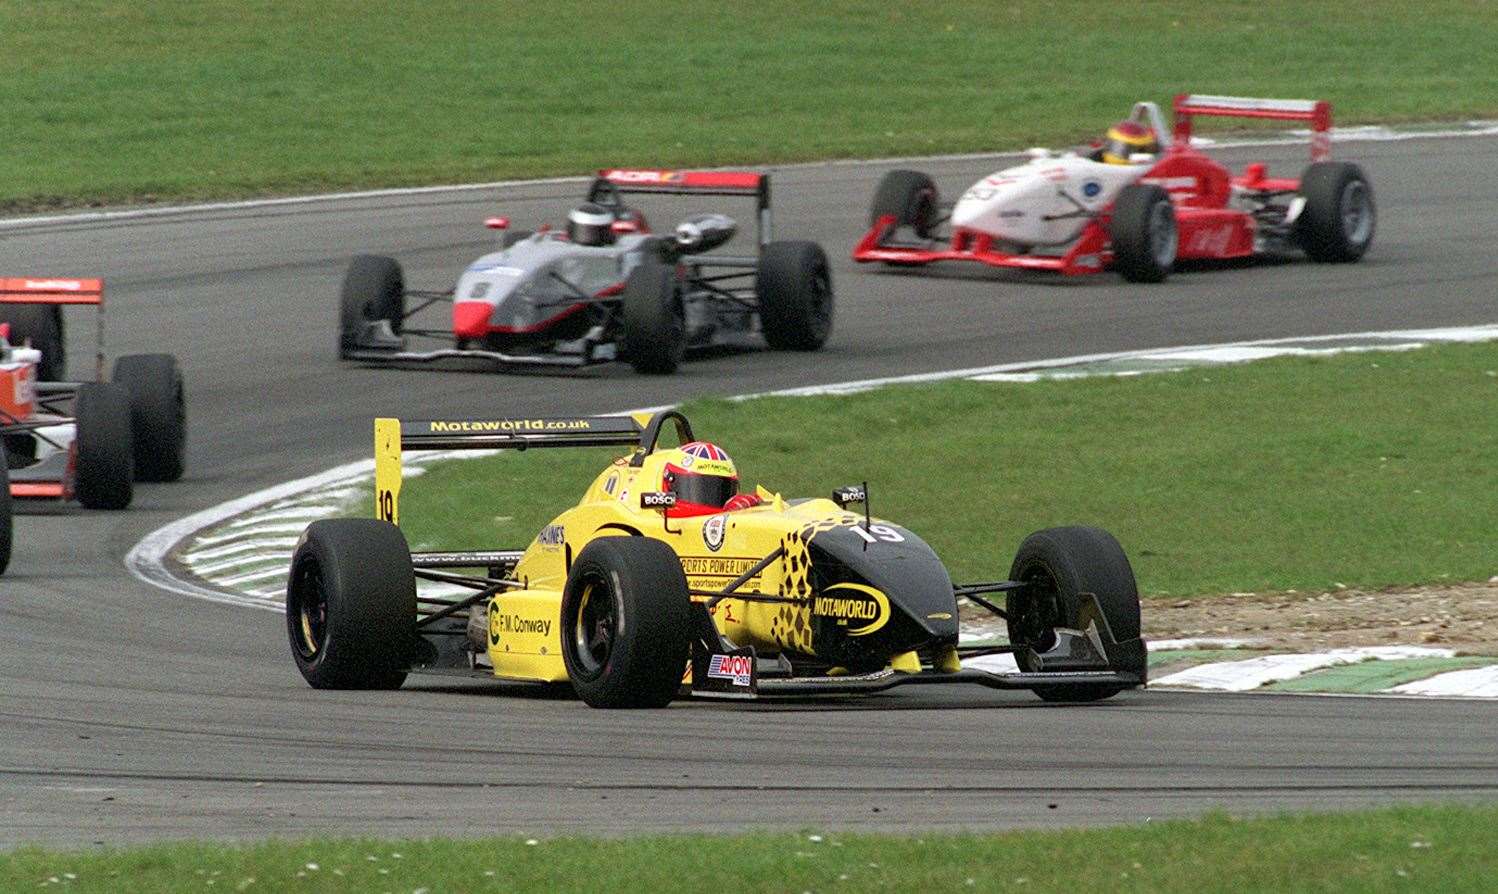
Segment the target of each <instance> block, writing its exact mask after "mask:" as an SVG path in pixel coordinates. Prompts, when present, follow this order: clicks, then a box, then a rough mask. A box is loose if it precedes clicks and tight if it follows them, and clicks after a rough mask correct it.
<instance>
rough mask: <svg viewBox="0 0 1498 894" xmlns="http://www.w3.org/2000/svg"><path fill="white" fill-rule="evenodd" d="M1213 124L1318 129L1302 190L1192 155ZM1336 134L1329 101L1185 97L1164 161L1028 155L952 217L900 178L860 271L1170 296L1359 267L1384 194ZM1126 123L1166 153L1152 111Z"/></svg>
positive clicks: (925, 183)
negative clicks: (1252, 261) (1132, 286)
mask: <svg viewBox="0 0 1498 894" xmlns="http://www.w3.org/2000/svg"><path fill="white" fill-rule="evenodd" d="M1202 116H1220V117H1231V118H1256V119H1275V120H1284V121H1303V122H1308V123H1309V124H1310V127H1311V164H1310V166H1309V167H1307V168H1306V169H1305V171H1304V172H1303V173H1302V175H1301V177H1300V178H1299V179H1294V178H1283V177H1270V176H1269V175H1268V170H1267V167H1266V165H1264V164H1261V163H1255V164H1250V165H1248V166H1247V167H1246V168H1244V170H1243V172H1242V173H1241V174H1236V175H1235V174H1233V173H1231V172H1230V171H1229V170H1228V169H1227V168H1226V167H1225V166H1223V165H1222V164H1221V163H1219V162H1217V161H1214V160H1213V159H1211V158H1209V157H1208V156H1207V155H1205V154H1203V153H1202V152H1201V151H1199V150H1198V149H1196V148H1194V147H1193V146H1192V142H1191V123H1192V119H1193V118H1197V117H1202ZM1331 120H1332V115H1331V105H1330V104H1328V103H1326V102H1324V101H1313V100H1281V99H1245V98H1242V97H1232V96H1201V95H1185V94H1183V95H1180V96H1177V97H1176V98H1175V128H1174V130H1173V131H1172V135H1171V140H1170V142H1169V145H1168V146H1166V147H1165V148H1164V151H1163V152H1159V153H1142V154H1130V155H1127V156H1125V157H1122V158H1116V159H1114V161H1115V162H1116V163H1111V164H1110V163H1107V162H1104V161H1101V160H1098V159H1095V158H1092V157H1089V156H1088V155H1084V154H1080V153H1078V152H1066V153H1052V152H1048V151H1046V150H1031V153H1030V155H1031V158H1030V160H1029V161H1028V162H1027V163H1025V164H1022V165H1017V166H1015V167H1011V168H1006V169H1004V170H1002V171H999V172H997V173H995V174H992V175H990V176H988V177H984V178H983V179H982V180H980V181H978V182H977V183H975V184H973V185H972V186H971V187H970V188H969V189H968V190H967V192H965V193H963V195H962V197H961V198H960V199H958V200H957V202H956V204H955V205H952V206H951V207H946V206H944V205H942V204H941V201H940V199H939V197H938V194H937V190H936V185H935V184H934V183H933V182H932V180H931V178H930V177H928V176H926V175H925V174H923V173H920V172H919V171H891V172H890V173H888V174H886V175H885V177H884V179H883V180H882V181H881V182H880V184H879V188H878V190H877V192H876V193H875V195H874V202H873V207H872V209H871V211H870V215H869V218H870V228H869V231H868V233H867V234H865V235H864V237H863V239H862V240H860V241H859V243H858V246H857V247H856V248H854V249H853V259H854V260H855V261H864V262H871V261H877V262H883V263H885V264H890V265H894V266H919V265H924V264H929V263H932V262H933V261H977V262H978V263H982V264H988V265H990V266H994V267H1019V268H1027V269H1031V270H1051V271H1056V272H1059V273H1062V274H1066V275H1076V274H1083V273H1097V272H1101V271H1102V270H1105V269H1109V268H1111V269H1114V270H1117V271H1118V272H1119V273H1120V274H1122V275H1123V277H1124V278H1125V279H1127V280H1130V281H1132V282H1160V281H1162V280H1164V279H1165V277H1166V276H1167V275H1168V274H1169V273H1170V270H1171V268H1172V267H1173V266H1174V264H1175V262H1176V261H1177V260H1188V259H1229V258H1245V257H1251V256H1253V255H1257V254H1263V253H1272V252H1282V251H1287V250H1299V251H1304V252H1305V254H1306V255H1307V256H1309V257H1310V258H1311V259H1312V260H1314V261H1321V262H1332V263H1336V262H1349V261H1356V260H1358V259H1359V258H1361V257H1362V256H1363V253H1364V252H1366V251H1367V250H1368V246H1369V244H1371V243H1372V241H1373V230H1374V224H1375V218H1376V211H1375V207H1374V202H1373V187H1372V185H1371V184H1369V182H1368V178H1367V177H1366V176H1365V175H1364V174H1363V171H1362V169H1361V168H1359V167H1358V166H1357V165H1355V164H1350V163H1347V162H1334V161H1331V160H1330V157H1331V134H1330V130H1331ZM1129 121H1131V122H1134V125H1135V130H1136V131H1137V132H1141V133H1142V132H1145V131H1149V132H1152V138H1151V141H1152V142H1153V141H1154V140H1160V139H1163V135H1164V134H1165V124H1164V120H1163V118H1162V117H1161V115H1160V109H1159V107H1158V106H1156V105H1155V104H1154V103H1151V102H1140V103H1136V104H1135V105H1134V109H1133V112H1132V113H1131V115H1130V118H1129Z"/></svg>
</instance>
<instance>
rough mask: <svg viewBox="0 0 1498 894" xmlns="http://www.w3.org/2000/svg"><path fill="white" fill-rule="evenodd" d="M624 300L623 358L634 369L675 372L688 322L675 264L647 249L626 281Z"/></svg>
mask: <svg viewBox="0 0 1498 894" xmlns="http://www.w3.org/2000/svg"><path fill="white" fill-rule="evenodd" d="M621 301H622V303H623V305H624V324H623V345H622V347H623V349H624V350H623V356H624V359H625V360H627V361H629V365H630V366H632V367H634V369H635V372H640V373H648V374H651V375H665V374H668V373H674V372H676V368H677V367H678V366H680V365H681V361H682V358H683V357H685V356H686V351H687V323H686V316H685V313H684V310H683V308H682V305H681V293H680V290H679V289H678V288H677V281H676V270H675V268H673V267H672V266H671V265H670V264H667V263H665V262H663V261H661V260H659V259H658V258H656V257H655V255H654V253H653V252H650V251H647V252H645V258H644V260H643V261H641V263H640V266H638V267H636V268H635V269H634V270H632V271H630V274H629V279H628V280H626V281H625V283H624V292H623V295H622V296H621Z"/></svg>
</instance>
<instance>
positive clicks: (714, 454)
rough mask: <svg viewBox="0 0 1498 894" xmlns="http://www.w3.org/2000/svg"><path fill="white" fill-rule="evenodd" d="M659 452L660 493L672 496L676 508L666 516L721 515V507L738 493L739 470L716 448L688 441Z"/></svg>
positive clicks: (707, 444) (703, 443)
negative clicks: (661, 462)
mask: <svg viewBox="0 0 1498 894" xmlns="http://www.w3.org/2000/svg"><path fill="white" fill-rule="evenodd" d="M663 453H664V454H665V461H666V462H665V471H664V472H663V473H662V476H661V490H663V491H667V490H668V491H671V492H672V493H674V494H676V506H675V507H673V508H671V509H669V510H667V512H666V514H667V515H669V516H672V517H673V518H681V517H687V516H693V515H708V514H710V513H713V512H722V511H723V505H724V504H725V503H727V502H728V501H729V500H730V499H732V498H733V496H734V494H737V493H738V492H739V470H738V469H737V468H736V467H735V466H734V464H733V460H732V459H730V458H729V456H728V454H727V453H726V452H725V451H724V450H723V448H721V447H719V446H718V445H716V444H711V443H708V442H707V441H692V442H691V443H688V444H683V445H681V446H680V447H677V448H676V449H674V450H666V451H663Z"/></svg>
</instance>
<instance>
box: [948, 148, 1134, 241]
mask: <svg viewBox="0 0 1498 894" xmlns="http://www.w3.org/2000/svg"><path fill="white" fill-rule="evenodd" d="M1149 169H1150V164H1149V163H1148V162H1144V163H1140V164H1128V165H1110V164H1104V163H1103V162H1098V161H1092V160H1091V159H1088V158H1083V157H1082V156H1080V155H1076V154H1074V153H1068V154H1066V155H1062V156H1059V157H1048V158H1036V159H1033V160H1031V161H1030V162H1029V163H1028V164H1023V165H1019V166H1017V167H1013V168H1005V169H1004V170H1002V171H999V172H997V173H995V174H990V175H989V176H987V177H984V178H983V179H982V180H979V181H978V182H977V183H974V184H973V185H972V186H970V187H968V191H967V192H965V193H963V194H962V198H960V199H958V200H957V204H956V206H955V207H953V208H952V226H953V227H958V228H961V229H964V230H977V231H979V232H982V233H988V234H989V235H991V236H994V237H995V238H998V239H1002V240H1004V241H1005V242H1011V243H1014V244H1016V245H1023V246H1027V247H1028V246H1047V245H1065V244H1066V243H1068V242H1071V241H1073V240H1074V239H1076V238H1077V237H1078V236H1079V235H1081V233H1082V228H1083V227H1085V226H1086V225H1087V224H1089V223H1091V221H1092V216H1093V215H1094V214H1095V213H1096V212H1098V211H1101V210H1102V209H1103V208H1105V207H1107V206H1108V204H1109V203H1111V202H1112V201H1113V199H1114V198H1115V197H1116V196H1117V195H1118V192H1119V190H1121V189H1123V188H1124V187H1125V186H1128V185H1129V184H1130V183H1134V182H1136V181H1138V180H1139V178H1141V177H1143V176H1144V174H1145V172H1146V171H1148V170H1149Z"/></svg>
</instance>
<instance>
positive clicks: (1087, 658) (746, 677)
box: [286, 410, 1146, 708]
mask: <svg viewBox="0 0 1498 894" xmlns="http://www.w3.org/2000/svg"><path fill="white" fill-rule="evenodd" d="M668 427H669V428H670V429H674V432H672V433H673V434H674V436H675V438H674V440H675V442H676V444H677V445H678V446H675V447H666V446H663V445H662V443H661V436H662V431H663V429H666V428H668ZM568 446H589V447H596V446H619V447H628V448H630V451H629V452H628V453H627V454H626V455H624V456H621V457H620V458H618V459H616V460H614V462H613V463H612V464H611V465H609V466H608V467H607V468H606V469H604V470H603V472H602V473H601V474H599V475H598V477H597V478H596V479H594V481H593V483H592V484H591V485H590V486H589V487H588V490H587V492H586V493H585V494H583V497H582V499H581V500H580V501H579V502H578V504H577V505H576V506H573V507H572V508H570V509H568V510H566V511H565V512H563V513H562V514H561V515H558V516H557V517H556V518H555V520H553V521H552V523H551V524H549V525H547V526H545V527H544V528H542V529H541V531H540V532H539V533H538V534H537V535H536V538H535V540H533V541H532V542H531V543H530V545H529V546H527V547H526V548H525V549H523V550H475V551H464V552H417V553H413V552H411V550H410V547H409V546H408V545H407V543H406V539H405V537H404V536H403V535H402V533H401V531H400V528H399V527H398V526H397V525H398V522H399V498H400V489H401V452H402V450H403V449H413V448H414V449H440V450H461V449H494V448H500V449H515V450H525V449H535V448H542V447H568ZM868 502H869V501H868V488H867V485H857V486H852V487H842V488H838V489H836V490H834V491H833V492H832V495H831V498H830V499H827V498H814V499H785V498H783V497H782V496H781V495H780V494H777V493H773V492H771V491H769V490H766V489H765V488H763V487H759V488H756V490H755V491H754V492H753V493H739V492H738V473H737V469H736V467H735V466H734V464H733V461H732V459H730V458H729V456H728V454H727V453H726V452H725V451H723V450H722V449H721V448H719V447H717V446H716V445H714V444H711V443H709V442H706V441H698V440H697V439H696V438H695V437H694V436H693V433H692V429H691V425H690V423H689V422H688V421H687V419H686V417H684V416H683V415H682V414H680V413H678V412H676V411H674V410H667V411H664V412H661V413H657V414H655V415H654V416H651V417H643V416H642V417H640V418H631V417H626V416H617V417H613V416H609V417H584V418H566V419H558V418H549V419H510V418H497V419H445V420H424V421H410V420H406V421H402V420H397V419H379V420H376V422H375V504H376V514H377V516H378V517H377V518H373V519H354V518H346V519H328V520H323V521H317V522H313V523H312V524H311V525H309V526H308V528H307V530H306V531H305V532H304V533H303V535H302V537H301V540H300V542H299V543H298V545H297V549H296V552H295V554H294V555H293V557H292V561H291V571H290V577H289V581H288V585H287V591H286V625H287V632H288V634H289V637H290V640H291V653H292V656H293V658H295V660H296V663H297V666H298V667H299V668H300V669H301V672H302V675H303V676H304V677H305V678H306V679H307V682H308V683H310V684H311V685H313V686H314V687H317V688H325V689H393V688H396V687H398V686H400V685H401V683H402V682H403V681H404V680H405V678H406V675H407V674H408V673H414V672H430V673H444V674H453V673H459V674H472V675H480V676H485V677H498V678H500V679H504V680H524V681H534V682H540V683H561V682H570V684H571V685H572V687H573V688H574V689H575V690H576V691H577V694H578V695H579V696H580V697H581V698H582V700H583V701H585V702H587V703H588V704H589V705H592V706H594V707H599V708H639V707H661V706H664V705H666V704H667V703H669V702H670V701H671V700H672V699H673V698H675V697H676V696H677V695H678V694H682V693H690V694H692V695H695V696H708V697H723V698H756V697H767V696H782V695H807V694H817V693H851V692H873V691H880V690H884V689H888V688H890V687H893V686H898V685H902V684H910V683H952V682H970V683H979V684H982V685H986V686H990V687H994V688H998V689H1030V690H1033V691H1034V692H1035V693H1036V694H1037V695H1039V696H1040V697H1042V698H1045V699H1047V700H1052V701H1094V700H1097V699H1102V698H1107V697H1109V696H1112V695H1115V694H1117V693H1118V692H1121V691H1123V690H1125V689H1129V688H1133V687H1137V686H1142V685H1144V682H1145V667H1146V662H1145V645H1144V641H1143V640H1142V639H1141V638H1140V635H1139V595H1138V591H1137V589H1136V586H1135V582H1134V574H1133V571H1132V570H1131V568H1130V567H1129V561H1128V559H1127V557H1126V556H1125V555H1124V552H1123V549H1122V548H1121V547H1120V546H1119V544H1118V541H1117V540H1115V539H1114V538H1113V537H1112V536H1111V535H1110V534H1108V533H1107V532H1106V531H1103V530H1100V529H1097V528H1084V527H1064V528H1050V529H1047V530H1044V531H1039V532H1037V533H1035V534H1032V535H1030V536H1029V537H1027V538H1026V539H1025V541H1024V542H1023V543H1022V544H1021V545H1020V548H1019V551H1018V553H1017V555H1016V556H1015V559H1014V563H1013V565H1012V567H1011V569H1010V572H1009V579H1008V580H1004V581H997V582H989V583H976V584H967V585H953V583H952V580H951V578H950V576H949V575H948V574H947V570H946V568H945V567H944V566H943V565H942V563H941V560H940V559H938V558H937V556H936V554H935V553H934V552H933V551H932V550H931V548H930V547H929V546H927V545H926V544H925V543H924V542H923V541H922V540H921V539H920V538H919V537H917V536H916V535H915V534H913V533H911V532H910V531H909V530H907V529H905V528H903V527H901V526H899V525H896V524H893V523H891V522H888V521H884V520H882V519H878V518H875V517H872V516H871V515H870V514H869V512H868ZM854 506H857V507H861V511H853V510H852V509H850V507H854ZM476 570H477V573H476ZM418 578H420V579H423V580H429V581H440V582H443V583H446V584H449V585H456V587H459V588H463V589H465V590H471V591H472V593H471V595H468V596H466V597H442V598H436V597H428V596H418V594H417V591H416V581H417V579H418ZM449 589H452V588H451V587H449ZM999 594H1002V595H1003V597H1004V600H1003V602H1004V604H1003V605H1002V606H1000V605H999V604H997V603H996V602H995V601H993V597H996V596H997V595H999ZM960 598H965V599H966V600H968V601H969V602H970V603H971V604H973V605H976V606H980V607H981V608H983V609H986V610H988V611H990V612H993V613H994V614H996V615H998V616H1000V617H1002V618H1005V619H1006V622H1007V625H1008V629H1009V639H1010V643H1009V644H1008V645H985V646H974V645H962V644H961V643H960V642H959V639H958V600H959V599H960ZM1001 653H1012V654H1013V656H1014V661H1015V664H1016V666H1017V669H1015V670H1011V671H1008V672H1001V671H994V670H991V669H989V670H982V669H976V668H973V667H969V666H965V660H966V659H971V658H977V657H980V656H984V655H995V654H1001ZM979 663H980V664H982V663H983V662H979Z"/></svg>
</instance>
